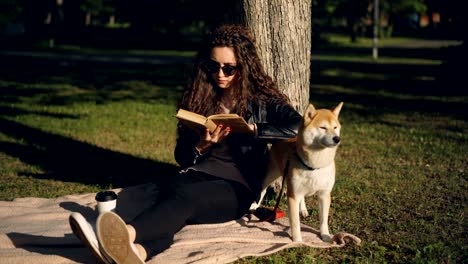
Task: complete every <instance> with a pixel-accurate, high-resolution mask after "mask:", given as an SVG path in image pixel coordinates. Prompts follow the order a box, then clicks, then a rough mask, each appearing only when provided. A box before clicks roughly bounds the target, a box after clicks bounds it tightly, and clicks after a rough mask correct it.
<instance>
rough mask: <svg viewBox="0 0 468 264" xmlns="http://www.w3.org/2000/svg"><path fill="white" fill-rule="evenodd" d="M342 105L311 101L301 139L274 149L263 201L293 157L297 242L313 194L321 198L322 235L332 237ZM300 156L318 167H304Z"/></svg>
mask: <svg viewBox="0 0 468 264" xmlns="http://www.w3.org/2000/svg"><path fill="white" fill-rule="evenodd" d="M342 106H343V103H342V102H341V103H340V104H338V106H336V107H335V108H334V109H333V110H328V109H317V110H316V109H315V107H314V106H313V105H312V104H310V105H309V106H308V107H307V109H306V111H305V112H304V115H303V120H302V124H301V126H300V127H299V131H298V135H297V138H296V139H293V140H287V141H281V142H278V143H275V144H274V145H273V146H272V147H271V149H270V154H271V162H270V164H269V168H268V172H267V175H266V177H265V180H264V183H263V191H262V195H261V197H260V201H259V204H261V202H262V200H263V196H264V195H265V193H266V189H267V188H268V186H270V185H272V184H276V185H277V184H278V183H280V184H281V180H282V177H283V175H282V174H283V171H284V167H285V165H286V162H287V160H289V162H290V164H289V169H288V174H287V177H286V184H287V190H286V194H287V200H288V209H289V219H290V225H291V234H292V238H293V241H302V237H301V233H300V218H299V213H300V214H301V215H302V216H303V217H305V216H308V215H309V213H308V211H307V207H306V205H305V201H304V198H305V197H307V196H311V195H315V196H317V198H318V204H319V220H320V235H321V237H322V239H323V240H325V241H330V240H331V238H332V236H331V235H330V232H329V230H328V213H329V209H330V202H331V191H332V189H333V185H334V184H335V154H336V150H337V147H338V145H339V141H340V137H339V136H340V129H341V125H340V122H339V120H338V116H339V114H340V111H341V107H342ZM337 141H338V142H337ZM298 156H299V157H300V159H302V161H303V162H304V163H306V164H307V165H308V166H309V167H312V168H314V170H310V169H308V168H307V167H306V166H304V165H303V164H302V163H301V161H300V160H299V158H298ZM257 207H258V204H256V203H253V204H252V207H251V209H252V210H253V209H256V208H257Z"/></svg>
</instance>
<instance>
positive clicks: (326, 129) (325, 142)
mask: <svg viewBox="0 0 468 264" xmlns="http://www.w3.org/2000/svg"><path fill="white" fill-rule="evenodd" d="M342 106H343V102H341V103H339V104H338V106H336V107H335V109H333V110H328V109H315V107H314V106H313V105H312V104H309V106H308V107H307V109H306V111H305V113H304V115H303V123H302V125H301V127H300V128H299V133H298V140H301V141H302V143H303V144H304V145H306V146H310V147H315V148H323V147H327V148H333V147H337V146H338V144H339V143H340V141H341V139H340V130H341V125H340V122H339V120H338V116H339V114H340V111H341V107H342Z"/></svg>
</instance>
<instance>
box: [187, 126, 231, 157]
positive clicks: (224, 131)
mask: <svg viewBox="0 0 468 264" xmlns="http://www.w3.org/2000/svg"><path fill="white" fill-rule="evenodd" d="M230 132H231V129H230V128H229V127H226V128H223V125H218V127H217V128H216V129H215V131H213V133H210V130H209V129H206V130H205V133H204V134H203V133H202V134H200V141H199V142H198V144H197V145H196V146H195V148H196V149H197V150H198V151H199V152H200V153H202V154H203V153H205V152H207V151H208V149H210V148H211V146H213V144H216V143H219V142H221V141H222V140H223V139H224V138H225V137H227V136H228V135H229V133H230Z"/></svg>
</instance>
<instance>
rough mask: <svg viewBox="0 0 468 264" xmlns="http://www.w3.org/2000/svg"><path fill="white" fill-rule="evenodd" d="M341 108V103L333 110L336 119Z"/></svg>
mask: <svg viewBox="0 0 468 264" xmlns="http://www.w3.org/2000/svg"><path fill="white" fill-rule="evenodd" d="M341 107H343V102H341V103H339V104H338V105H337V106H336V107H335V109H333V111H332V112H333V114H335V115H336V117H338V116H339V115H340V111H341Z"/></svg>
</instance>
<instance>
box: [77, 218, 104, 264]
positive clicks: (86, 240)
mask: <svg viewBox="0 0 468 264" xmlns="http://www.w3.org/2000/svg"><path fill="white" fill-rule="evenodd" d="M68 222H69V223H70V227H71V229H72V231H73V233H74V234H75V235H76V236H77V237H78V239H79V240H81V242H82V243H83V244H84V245H85V246H86V247H87V248H88V249H89V250H90V251H91V253H92V254H93V256H94V257H95V258H96V259H97V260H98V262H99V263H104V264H110V263H112V262H111V261H109V260H107V259H106V258H105V257H104V256H103V255H102V254H101V252H100V251H99V244H98V240H97V238H96V234H95V233H94V230H93V228H92V227H91V225H90V224H89V223H88V221H86V219H85V218H84V217H83V216H82V215H81V214H80V213H76V212H74V213H72V214H71V215H70V216H69V217H68Z"/></svg>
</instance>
